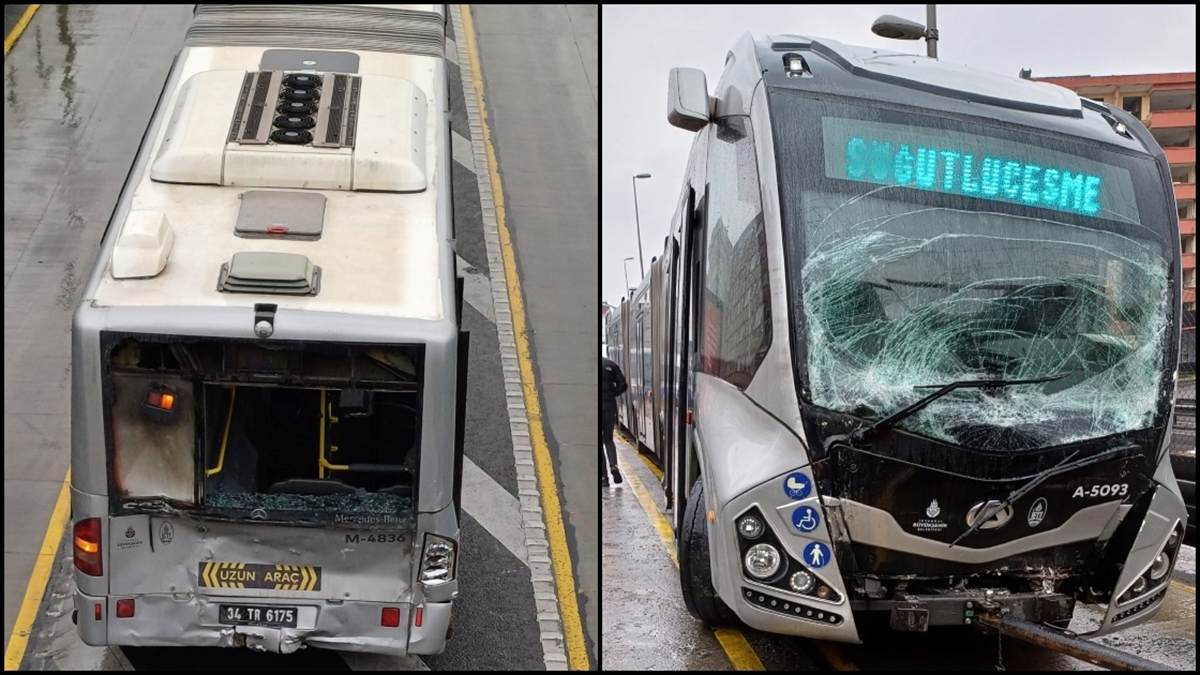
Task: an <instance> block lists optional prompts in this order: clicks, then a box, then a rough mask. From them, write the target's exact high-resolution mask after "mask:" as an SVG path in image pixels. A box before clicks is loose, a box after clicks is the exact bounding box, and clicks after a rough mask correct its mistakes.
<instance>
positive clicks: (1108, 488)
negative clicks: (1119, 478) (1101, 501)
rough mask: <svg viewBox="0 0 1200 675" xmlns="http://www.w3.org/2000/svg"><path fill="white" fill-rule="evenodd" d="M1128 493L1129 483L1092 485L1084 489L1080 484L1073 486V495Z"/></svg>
mask: <svg viewBox="0 0 1200 675" xmlns="http://www.w3.org/2000/svg"><path fill="white" fill-rule="evenodd" d="M1127 494H1129V483H1113V484H1112V485H1093V486H1092V487H1090V488H1087V489H1085V488H1084V487H1083V486H1082V485H1081V486H1079V487H1077V488H1075V492H1074V494H1072V495H1071V497H1072V498H1074V497H1124V496H1125V495H1127Z"/></svg>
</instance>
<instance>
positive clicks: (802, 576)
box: [788, 570, 815, 593]
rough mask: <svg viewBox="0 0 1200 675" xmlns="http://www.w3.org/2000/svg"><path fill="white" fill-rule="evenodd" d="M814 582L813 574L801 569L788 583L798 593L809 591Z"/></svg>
mask: <svg viewBox="0 0 1200 675" xmlns="http://www.w3.org/2000/svg"><path fill="white" fill-rule="evenodd" d="M814 582H815V579H813V575H811V574H809V573H808V572H807V571H805V570H800V571H799V572H796V573H795V574H793V575H792V578H791V579H789V580H788V585H789V586H791V587H792V590H793V591H796V592H797V593H807V592H809V591H811V590H812V587H813V583H814Z"/></svg>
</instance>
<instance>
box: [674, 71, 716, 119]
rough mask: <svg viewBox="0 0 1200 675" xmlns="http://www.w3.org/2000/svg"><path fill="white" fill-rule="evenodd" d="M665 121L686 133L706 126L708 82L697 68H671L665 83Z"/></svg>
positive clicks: (702, 72)
mask: <svg viewBox="0 0 1200 675" xmlns="http://www.w3.org/2000/svg"><path fill="white" fill-rule="evenodd" d="M667 121H668V122H670V123H671V126H675V127H679V128H680V129H684V130H687V131H699V130H701V129H703V128H704V126H705V125H706V124H708V82H707V81H706V80H705V77H704V71H703V70H700V69H699V68H672V69H671V75H670V78H669V79H668V81H667Z"/></svg>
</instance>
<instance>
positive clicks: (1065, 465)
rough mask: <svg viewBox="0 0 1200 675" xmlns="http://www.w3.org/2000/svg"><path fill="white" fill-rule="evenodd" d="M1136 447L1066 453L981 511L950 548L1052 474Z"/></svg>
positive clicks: (1127, 445) (1128, 446)
mask: <svg viewBox="0 0 1200 675" xmlns="http://www.w3.org/2000/svg"><path fill="white" fill-rule="evenodd" d="M1137 447H1138V446H1137V445H1135V444H1132V443H1126V444H1124V445H1118V446H1117V447H1115V448H1109V449H1107V450H1105V451H1104V452H1101V453H1098V454H1095V455H1092V456H1091V457H1084V458H1083V459H1081V460H1078V461H1075V462H1071V461H1070V460H1071V459H1072V458H1074V457H1075V455H1078V454H1079V451H1078V450H1076V451H1075V452H1073V453H1071V454H1070V455H1067V456H1066V457H1063V459H1062V461H1061V462H1059V463H1058V464H1055V465H1054V466H1052V467H1050V468H1049V469H1046V470H1045V471H1043V472H1041V473H1039V474H1038V475H1036V476H1034V477H1033V479H1032V480H1030V481H1029V482H1028V483H1026V484H1024V485H1022V486H1021V487H1019V488H1017V489H1016V490H1013V491H1012V492H1011V493H1009V495H1008V496H1007V497H1005V498H1004V501H1002V502H1000V503H999V504H997V505H996V506H994V507H992V509H991V510H990V511H988V512H986V513H981V514H980V517H979V518H976V519H975V524H974V525H972V526H971V527H969V528H967V531H966V532H963V533H962V534H960V535H958V539H955V540H954V541H953V542H951V543H950V548H954V545H955V544H957V543H958V542H960V541H962V540H963V539H964V538H966V537H967V535H969V534H971V533H972V532H975V531H976V530H978V529H979V528H981V527H983V525H984V523H986V522H988V521H989V520H991V519H992V516H994V515H996V514H997V513H1000V512H1001V511H1003V510H1004V509H1006V508H1008V506H1009V505H1010V504H1012V503H1013V502H1015V501H1017V500H1018V499H1020V498H1021V497H1024V496H1025V495H1026V494H1028V493H1029V491H1030V490H1032V489H1034V488H1035V487H1037V486H1039V485H1041V484H1042V483H1043V482H1045V480H1046V479H1047V478H1052V477H1054V476H1057V475H1058V474H1060V473H1065V472H1067V471H1070V470H1071V469H1078V468H1079V467H1081V466H1087V465H1089V464H1095V463H1096V462H1102V461H1104V460H1106V459H1108V458H1109V457H1112V456H1113V455H1115V454H1116V453H1118V452H1121V451H1122V450H1134V449H1137Z"/></svg>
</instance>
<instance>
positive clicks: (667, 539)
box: [617, 453, 679, 567]
mask: <svg viewBox="0 0 1200 675" xmlns="http://www.w3.org/2000/svg"><path fill="white" fill-rule="evenodd" d="M617 466H619V467H620V468H621V473H623V474H625V481H626V482H627V483H628V484H629V487H630V488H631V489H632V490H633V495H634V496H635V497H637V500H638V502H639V503H641V505H642V510H643V511H645V512H646V515H647V516H650V524H651V525H653V526H654V531H655V532H658V538H659V539H661V540H662V543H663V546H665V547H666V548H667V553H668V554H670V556H671V562H673V563H675V566H676V567H679V554H678V553H677V552H676V550H675V533H674V532H672V531H671V524H670V523H668V522H667V519H666V518H664V517H663V516H662V514H661V513H659V510H658V504H655V503H654V497H651V496H650V492H649V491H648V490H646V486H645V485H642V481H641V480H640V479H638V477H637V474H636V473H634V472H633V471H632V470H631V469H630V468H629V465H628V464H626V463H625V459H624V458H623V457H621V453H617Z"/></svg>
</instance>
